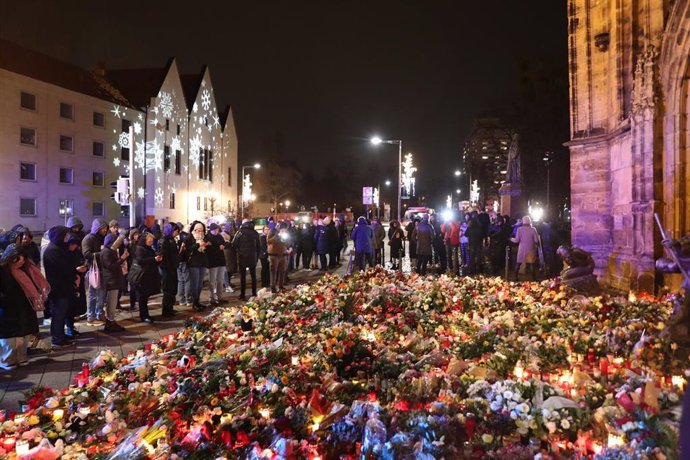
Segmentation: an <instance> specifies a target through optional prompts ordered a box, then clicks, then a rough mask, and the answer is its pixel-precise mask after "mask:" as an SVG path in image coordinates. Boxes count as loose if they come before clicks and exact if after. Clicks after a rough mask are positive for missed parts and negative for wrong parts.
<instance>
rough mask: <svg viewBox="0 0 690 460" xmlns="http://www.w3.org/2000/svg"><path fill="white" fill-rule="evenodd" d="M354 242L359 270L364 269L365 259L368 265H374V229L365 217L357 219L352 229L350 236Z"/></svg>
mask: <svg viewBox="0 0 690 460" xmlns="http://www.w3.org/2000/svg"><path fill="white" fill-rule="evenodd" d="M350 237H351V238H352V241H354V243H355V260H356V261H357V266H358V267H359V269H360V270H364V268H365V261H366V263H367V264H368V265H369V266H370V267H373V266H374V260H373V255H374V245H373V242H372V240H373V239H374V231H373V230H372V229H371V227H370V226H369V224H367V219H366V218H365V217H364V216H362V217H360V218H359V219H357V225H356V226H355V228H354V229H352V235H351V236H350Z"/></svg>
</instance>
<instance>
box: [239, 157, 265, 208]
mask: <svg viewBox="0 0 690 460" xmlns="http://www.w3.org/2000/svg"><path fill="white" fill-rule="evenodd" d="M247 168H250V169H261V164H259V163H254V164H253V165H246V166H242V208H241V209H242V212H241V214H242V215H241V217H242V218H243V219H244V203H245V202H246V201H247V200H249V199H252V200H253V198H251V197H246V196H244V178H245V175H244V170H245V169H247ZM252 196H254V195H252Z"/></svg>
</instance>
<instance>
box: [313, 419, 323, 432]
mask: <svg viewBox="0 0 690 460" xmlns="http://www.w3.org/2000/svg"><path fill="white" fill-rule="evenodd" d="M322 420H323V417H322V416H320V415H317V416H316V417H314V423H312V425H311V431H319V428H320V427H321V421H322Z"/></svg>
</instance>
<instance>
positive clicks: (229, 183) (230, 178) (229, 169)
mask: <svg viewBox="0 0 690 460" xmlns="http://www.w3.org/2000/svg"><path fill="white" fill-rule="evenodd" d="M228 187H232V166H229V167H228Z"/></svg>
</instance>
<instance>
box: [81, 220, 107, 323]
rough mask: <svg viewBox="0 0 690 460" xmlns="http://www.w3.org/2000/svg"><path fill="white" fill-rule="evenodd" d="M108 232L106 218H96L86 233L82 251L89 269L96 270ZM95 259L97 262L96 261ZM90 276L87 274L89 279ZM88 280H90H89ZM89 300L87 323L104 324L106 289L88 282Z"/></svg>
mask: <svg viewBox="0 0 690 460" xmlns="http://www.w3.org/2000/svg"><path fill="white" fill-rule="evenodd" d="M106 233H108V222H106V221H105V219H100V218H97V219H94V220H93V223H92V224H91V233H89V234H88V235H86V236H85V237H84V239H83V240H82V242H81V251H82V253H83V254H84V259H86V264H87V265H88V267H89V270H96V267H95V265H96V264H100V260H99V258H100V251H101V246H103V239H104V238H105V234H106ZM94 261H95V262H94ZM89 278H90V276H87V277H86V279H87V280H88V279H89ZM87 282H88V281H87ZM88 284H89V286H88V288H87V289H88V292H89V294H88V301H87V304H86V324H88V325H89V326H103V324H104V322H103V321H102V319H103V317H104V314H103V310H104V306H105V301H106V290H105V289H103V288H102V287H100V286H99V287H98V288H94V287H93V286H91V283H88Z"/></svg>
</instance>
